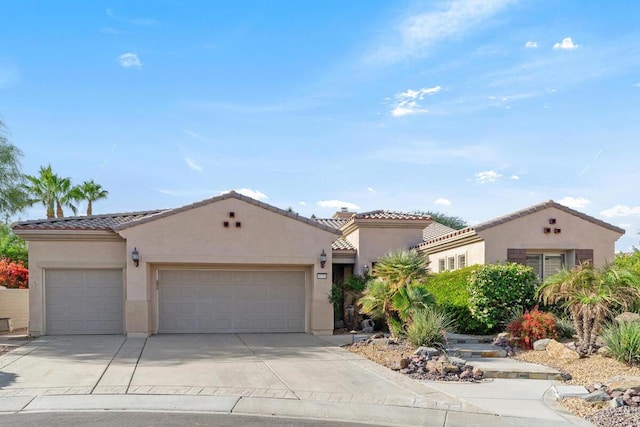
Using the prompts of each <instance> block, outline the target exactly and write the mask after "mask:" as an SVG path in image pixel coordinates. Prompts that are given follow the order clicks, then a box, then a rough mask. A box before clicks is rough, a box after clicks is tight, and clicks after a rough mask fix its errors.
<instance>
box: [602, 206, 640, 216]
mask: <svg viewBox="0 0 640 427" xmlns="http://www.w3.org/2000/svg"><path fill="white" fill-rule="evenodd" d="M600 215H602V216H606V217H607V218H613V217H618V216H633V215H638V216H640V206H633V207H632V206H627V205H615V206H614V207H612V208H609V209H605V210H603V211H602V212H600Z"/></svg>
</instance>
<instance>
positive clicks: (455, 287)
mask: <svg viewBox="0 0 640 427" xmlns="http://www.w3.org/2000/svg"><path fill="white" fill-rule="evenodd" d="M476 269H478V266H477V265H473V266H470V267H466V268H461V269H460V270H455V271H445V272H442V273H437V274H434V275H432V276H430V277H429V278H428V279H427V281H426V282H425V286H426V287H427V290H428V291H429V293H431V295H433V296H434V297H435V299H436V306H437V307H438V308H439V309H440V311H442V312H444V313H445V314H447V316H448V317H450V318H451V319H452V320H453V321H454V325H455V326H454V330H455V331H456V332H458V333H461V334H484V333H487V332H489V331H488V330H487V328H486V326H485V325H484V324H482V323H480V322H479V321H478V320H476V319H474V318H473V316H471V311H470V310H469V291H468V290H467V287H468V284H469V277H471V273H472V272H473V271H475V270H476Z"/></svg>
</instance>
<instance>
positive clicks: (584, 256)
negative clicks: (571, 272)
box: [576, 249, 593, 265]
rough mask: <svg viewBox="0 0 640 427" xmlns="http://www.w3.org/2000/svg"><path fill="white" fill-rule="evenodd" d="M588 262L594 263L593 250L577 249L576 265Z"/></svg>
mask: <svg viewBox="0 0 640 427" xmlns="http://www.w3.org/2000/svg"><path fill="white" fill-rule="evenodd" d="M587 261H589V262H593V249H576V265H580V264H581V263H583V262H587Z"/></svg>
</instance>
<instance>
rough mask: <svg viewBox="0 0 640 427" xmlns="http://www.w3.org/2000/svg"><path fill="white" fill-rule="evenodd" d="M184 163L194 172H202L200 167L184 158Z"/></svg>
mask: <svg viewBox="0 0 640 427" xmlns="http://www.w3.org/2000/svg"><path fill="white" fill-rule="evenodd" d="M184 161H185V163H186V164H187V166H189V169H191V170H194V171H196V172H202V166H200V165H199V164H197V163H196V162H194V161H193V160H192V159H190V158H189V157H185V159H184Z"/></svg>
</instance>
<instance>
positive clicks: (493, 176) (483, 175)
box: [475, 170, 502, 184]
mask: <svg viewBox="0 0 640 427" xmlns="http://www.w3.org/2000/svg"><path fill="white" fill-rule="evenodd" d="M501 176H502V175H500V174H499V173H498V172H496V171H494V170H489V171H484V172H478V173H477V174H476V175H475V177H476V181H477V182H479V183H480V184H487V183H490V182H495V181H497V180H498V178H500V177H501Z"/></svg>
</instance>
